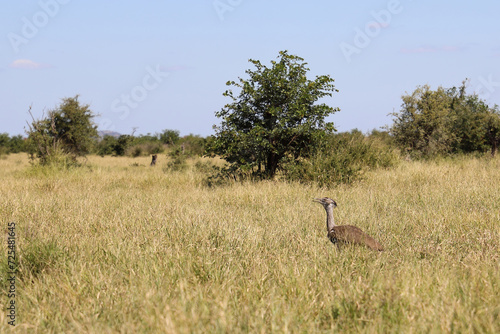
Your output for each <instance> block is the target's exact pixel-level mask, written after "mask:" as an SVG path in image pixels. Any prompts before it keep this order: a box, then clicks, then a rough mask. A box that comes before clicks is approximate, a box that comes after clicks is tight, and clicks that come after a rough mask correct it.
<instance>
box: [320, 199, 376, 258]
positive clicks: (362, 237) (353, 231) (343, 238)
mask: <svg viewBox="0 0 500 334" xmlns="http://www.w3.org/2000/svg"><path fill="white" fill-rule="evenodd" d="M314 202H317V203H320V204H322V205H323V207H324V208H325V210H326V228H327V229H328V238H329V239H330V241H331V242H332V243H334V244H336V245H337V247H338V248H339V249H340V246H339V243H341V242H343V243H353V244H359V245H365V246H368V247H370V248H371V249H373V250H377V251H383V250H384V247H382V245H381V244H379V243H378V242H377V241H376V240H375V239H373V238H372V237H370V236H369V235H368V234H366V233H365V232H363V231H361V229H359V228H357V227H356V226H352V225H340V226H338V225H335V222H334V220H333V209H334V208H336V207H337V203H336V202H335V201H334V200H333V199H331V198H328V197H323V198H315V199H314Z"/></svg>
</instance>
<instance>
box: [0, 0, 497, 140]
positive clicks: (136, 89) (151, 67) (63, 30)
mask: <svg viewBox="0 0 500 334" xmlns="http://www.w3.org/2000/svg"><path fill="white" fill-rule="evenodd" d="M498 13H500V1H496V0H495V1H493V0H490V1H476V2H473V1H456V0H455V1H451V0H450V1H449V0H444V1H428V0H413V1H411V0H389V1H386V0H384V1H353V2H347V1H332V0H317V1H294V0H288V1H285V0H252V1H251V0H200V1H189V2H188V1H185V2H184V1H169V0H149V1H143V2H139V1H130V0H120V1H118V0H108V1H94V0H87V1H79V0H39V1H4V3H3V4H2V11H1V12H0V37H1V38H0V50H1V52H0V78H1V79H0V133H1V132H7V133H9V134H11V135H15V134H24V128H25V127H26V121H27V120H29V119H30V116H29V114H28V107H29V106H30V105H32V106H33V108H32V112H33V114H34V115H35V117H37V118H39V117H41V116H42V115H43V112H44V111H47V110H50V109H52V108H54V107H56V106H57V105H58V104H59V103H60V101H61V99H62V98H64V97H72V96H75V95H76V94H79V95H80V101H81V102H83V103H87V104H90V107H91V109H92V110H93V111H94V112H95V113H96V114H99V115H100V116H99V117H98V118H96V119H95V121H96V123H97V124H98V125H99V128H100V129H101V130H113V131H117V132H120V133H131V132H132V129H133V128H137V132H136V133H140V134H146V133H155V132H160V131H161V130H163V129H177V130H180V132H181V134H182V135H185V134H189V133H194V134H200V135H203V136H206V135H209V134H212V133H213V130H212V125H213V124H218V123H219V120H218V119H217V118H216V117H215V116H214V112H215V111H218V110H220V109H221V107H223V106H224V104H225V103H227V102H229V101H228V99H227V98H225V97H223V96H222V93H223V92H224V91H225V90H226V88H227V87H226V85H225V83H226V82H227V81H228V80H236V79H237V78H238V77H244V76H245V70H246V69H249V68H252V66H251V64H250V63H248V59H250V58H252V59H258V60H260V61H261V62H263V63H264V64H269V62H270V61H271V60H273V59H275V58H276V57H277V56H278V53H279V51H280V50H288V51H289V53H291V54H295V55H298V56H301V57H302V58H304V59H305V60H306V62H307V63H308V67H309V68H310V69H311V71H310V78H311V79H313V78H314V76H315V75H322V74H328V75H330V76H331V77H333V78H334V79H335V84H336V87H337V88H338V89H339V92H338V93H336V94H335V95H334V96H333V97H332V98H331V99H327V100H326V102H327V103H328V104H329V105H331V106H332V107H339V108H340V109H341V111H340V112H339V113H336V114H334V115H333V116H331V118H330V119H329V120H331V121H333V122H334V123H335V125H336V127H337V128H338V129H339V130H340V131H347V130H350V129H353V128H358V129H360V130H362V131H369V130H371V129H374V128H380V127H381V126H384V125H386V124H390V123H391V117H390V116H388V114H389V113H391V112H393V111H394V110H399V107H400V105H401V95H403V94H404V93H405V92H411V91H413V90H414V89H415V88H416V87H417V86H418V85H424V84H429V85H431V87H433V88H437V87H438V86H439V85H442V86H444V87H451V86H457V85H460V83H461V82H462V80H463V79H465V78H469V79H470V82H469V92H470V93H472V92H476V93H478V94H479V95H480V96H481V97H482V98H483V99H485V100H486V101H487V102H488V103H489V104H491V105H493V104H500V66H499V65H500V37H499V33H500V20H499V19H498Z"/></svg>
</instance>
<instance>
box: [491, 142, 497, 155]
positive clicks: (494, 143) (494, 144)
mask: <svg viewBox="0 0 500 334" xmlns="http://www.w3.org/2000/svg"><path fill="white" fill-rule="evenodd" d="M497 146H498V140H497V139H494V140H493V142H492V143H491V156H492V157H494V156H495V154H496V153H497Z"/></svg>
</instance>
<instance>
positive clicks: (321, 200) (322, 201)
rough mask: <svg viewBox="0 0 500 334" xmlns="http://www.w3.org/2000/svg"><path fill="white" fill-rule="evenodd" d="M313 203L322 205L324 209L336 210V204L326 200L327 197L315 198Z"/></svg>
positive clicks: (331, 200)
mask: <svg viewBox="0 0 500 334" xmlns="http://www.w3.org/2000/svg"><path fill="white" fill-rule="evenodd" d="M313 202H316V203H319V204H321V205H323V207H324V208H325V209H327V208H329V207H332V208H336V207H337V202H335V201H334V200H333V199H331V198H328V197H323V198H315V199H313Z"/></svg>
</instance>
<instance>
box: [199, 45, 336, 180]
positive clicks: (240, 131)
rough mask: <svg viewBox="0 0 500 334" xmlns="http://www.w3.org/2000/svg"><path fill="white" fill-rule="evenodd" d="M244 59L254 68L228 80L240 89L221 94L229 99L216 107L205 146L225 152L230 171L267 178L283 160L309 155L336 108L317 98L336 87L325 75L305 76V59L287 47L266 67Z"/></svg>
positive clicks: (212, 151)
mask: <svg viewBox="0 0 500 334" xmlns="http://www.w3.org/2000/svg"><path fill="white" fill-rule="evenodd" d="M249 62H250V63H252V64H253V65H254V66H255V70H247V71H246V73H247V74H248V76H249V78H248V79H243V78H239V80H238V81H228V82H227V85H228V86H234V87H236V88H239V90H240V91H239V93H238V94H235V93H233V91H232V90H230V89H228V90H227V91H226V92H225V93H224V94H223V95H224V96H226V97H229V98H230V99H231V100H232V102H230V103H228V104H226V105H225V106H224V108H222V110H220V111H219V112H217V113H216V116H217V117H218V118H221V119H222V122H221V125H220V126H215V127H214V128H215V130H216V134H215V136H214V138H213V139H212V140H211V141H210V143H209V145H208V149H207V152H208V153H209V155H219V156H221V157H222V158H224V159H225V160H226V161H227V162H228V163H229V164H230V165H229V167H228V170H230V171H232V172H250V173H252V174H257V175H259V176H261V177H267V178H272V177H273V176H274V175H275V173H276V172H277V170H279V169H280V168H281V167H282V165H283V163H284V162H285V161H287V160H290V159H292V160H293V159H299V158H301V157H307V156H309V155H311V154H312V153H313V152H314V150H315V147H316V144H317V142H318V140H320V139H321V138H322V137H323V136H324V134H325V133H327V132H333V131H334V130H335V129H334V126H333V123H330V122H326V121H325V118H326V117H327V116H328V115H331V114H333V113H334V112H336V111H338V110H339V109H338V108H332V107H330V106H328V105H327V104H326V103H317V102H318V100H320V99H322V98H324V97H329V96H332V94H333V93H334V92H337V89H335V86H334V84H333V82H334V80H333V79H332V78H331V77H330V76H328V75H321V76H316V78H315V79H314V80H309V79H308V78H307V76H306V74H307V72H308V71H309V68H307V67H306V65H307V63H305V62H304V59H303V58H300V57H298V56H294V55H290V54H288V52H287V51H281V52H280V53H279V56H278V59H277V61H271V65H272V66H271V67H267V66H265V65H263V64H262V63H261V62H260V61H258V60H252V59H250V60H249Z"/></svg>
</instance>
